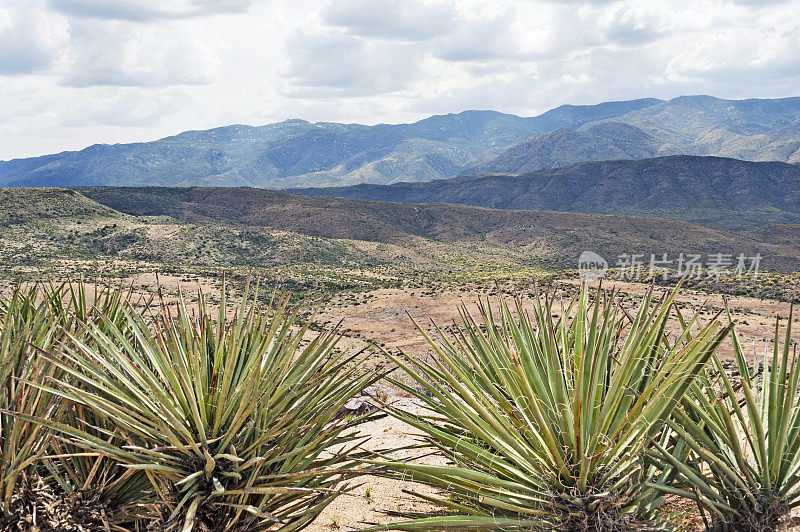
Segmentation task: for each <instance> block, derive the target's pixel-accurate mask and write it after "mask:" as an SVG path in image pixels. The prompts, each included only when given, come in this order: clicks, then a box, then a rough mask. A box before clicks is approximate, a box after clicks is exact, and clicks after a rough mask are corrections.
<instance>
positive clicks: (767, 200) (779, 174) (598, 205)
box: [294, 155, 800, 229]
mask: <svg viewBox="0 0 800 532" xmlns="http://www.w3.org/2000/svg"><path fill="white" fill-rule="evenodd" d="M294 192H297V193H302V194H306V195H314V196H319V195H326V196H327V195H334V196H342V197H350V198H359V199H371V200H380V201H402V202H411V203H428V202H446V203H460V204H468V205H480V206H483V207H491V208H496V209H528V210H550V211H564V212H582V213H600V214H630V215H639V216H657V217H667V218H676V219H681V220H686V221H691V222H697V223H704V224H710V225H714V226H719V227H725V228H729V229H741V228H747V227H754V226H759V225H770V224H779V223H800V167H798V166H797V165H792V164H786V163H778V162H763V163H753V162H747V161H740V160H736V159H725V158H719V157H694V156H685V155H676V156H669V157H658V158H654V159H645V160H638V161H604V162H588V163H580V164H576V165H572V166H569V167H565V168H558V169H555V170H539V171H536V172H532V173H528V174H525V175H523V176H510V175H480V176H466V177H458V178H454V179H445V180H438V181H431V182H429V183H397V184H394V185H389V186H377V185H359V186H354V187H343V188H321V189H302V190H294Z"/></svg>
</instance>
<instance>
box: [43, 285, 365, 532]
mask: <svg viewBox="0 0 800 532" xmlns="http://www.w3.org/2000/svg"><path fill="white" fill-rule="evenodd" d="M252 300H253V301H257V300H258V293H257V290H256V293H255V294H253V297H252ZM227 311H228V305H227V302H226V297H225V290H224V288H223V291H222V301H221V302H220V309H219V313H218V315H217V317H216V319H214V317H213V316H212V315H211V313H210V312H209V310H208V308H207V305H206V300H205V297H204V296H203V295H202V294H200V298H199V302H198V308H197V310H196V312H191V311H190V310H189V309H188V302H187V301H186V299H185V298H184V297H183V296H180V297H179V301H178V303H177V305H176V310H175V311H174V315H173V311H172V310H170V309H169V308H167V307H166V306H164V307H163V308H162V311H161V313H160V314H159V315H158V316H157V319H156V322H155V324H154V325H153V326H150V325H149V324H148V323H147V322H146V321H145V320H144V319H143V318H142V317H141V316H140V315H139V314H137V313H136V312H135V311H133V309H131V308H130V307H129V306H127V305H124V306H123V310H122V312H123V314H124V322H125V323H124V327H123V328H120V326H119V325H118V324H114V323H113V322H112V321H111V320H105V323H104V324H103V325H102V326H100V325H97V324H89V325H87V328H86V330H85V332H83V333H81V334H72V333H70V334H69V335H68V336H69V341H68V342H67V345H66V346H65V347H64V349H63V352H62V354H61V355H60V357H58V358H56V357H51V358H50V360H51V361H52V363H53V364H54V365H55V366H57V367H58V368H59V370H61V371H63V372H64V374H65V377H64V378H63V379H59V380H57V381H56V382H55V384H54V385H53V386H52V387H48V388H46V389H47V390H48V391H50V392H51V393H53V394H57V395H58V396H60V397H62V398H64V399H65V400H69V401H71V402H73V403H74V404H76V405H79V406H80V407H81V408H84V409H87V410H89V411H91V412H92V415H94V416H96V417H98V418H100V419H102V420H103V422H104V423H105V425H104V426H105V427H107V428H105V429H102V431H103V432H104V434H102V435H98V433H97V431H98V430H99V428H98V426H95V427H94V428H93V430H88V429H86V428H82V427H81V426H80V425H78V424H74V423H65V422H61V423H57V422H47V421H43V423H44V424H45V425H46V426H47V427H49V428H51V429H53V430H55V431H56V432H57V433H58V434H60V438H62V439H64V440H65V441H67V442H68V443H69V444H71V445H74V446H77V447H80V448H82V449H85V450H87V451H90V452H96V453H99V454H101V455H103V456H104V457H106V458H107V459H112V460H115V461H116V462H118V463H120V464H124V465H125V467H126V468H128V469H130V470H133V471H142V472H144V473H145V474H146V475H147V477H148V478H149V480H150V483H151V485H152V487H153V489H155V490H156V491H157V493H158V497H159V504H158V508H157V509H158V512H159V513H160V515H161V524H160V525H159V529H164V530H173V529H177V530H183V531H185V532H188V531H189V530H192V529H194V530H214V531H217V530H242V531H244V530H271V529H280V530H286V531H289V530H297V529H300V528H303V527H304V526H305V525H307V524H308V523H310V522H311V521H312V520H313V519H314V518H315V517H316V516H317V515H318V514H319V513H320V512H321V511H322V510H323V509H324V508H325V506H326V505H328V504H329V503H330V502H331V501H332V500H333V499H334V498H335V497H336V496H338V495H339V494H341V493H343V492H344V491H346V489H347V486H346V485H345V484H342V481H343V480H346V479H347V478H349V477H351V476H353V475H355V474H356V472H354V471H351V470H349V469H348V468H349V466H350V465H351V463H352V457H351V456H348V454H347V451H348V449H349V447H350V446H355V445H356V444H357V443H358V438H357V436H356V434H355V433H354V431H353V430H351V429H352V428H353V427H355V426H356V425H358V424H359V423H361V422H363V421H365V420H366V419H368V417H360V418H355V419H342V418H341V417H339V416H338V412H339V410H340V409H341V407H342V405H343V404H344V403H345V402H346V401H347V400H349V399H350V398H351V397H352V396H353V395H355V394H357V393H358V392H360V391H361V390H363V388H365V387H366V386H368V385H369V384H371V383H372V382H374V381H375V380H376V379H377V378H378V377H379V376H378V375H375V374H364V375H360V376H358V375H353V373H352V372H351V371H347V370H348V369H349V367H350V364H351V363H352V362H353V361H354V359H355V357H356V356H357V354H356V355H352V356H348V357H345V356H344V355H341V354H335V353H334V349H335V346H336V343H337V340H338V336H337V334H336V333H335V331H329V332H326V333H322V334H319V335H317V336H316V337H315V338H313V339H312V340H310V341H309V342H308V343H307V345H303V342H304V337H305V336H306V334H307V333H308V328H309V325H310V323H311V322H310V319H309V320H308V321H305V322H298V318H297V315H296V313H293V312H291V311H290V310H289V308H288V299H287V298H284V299H282V300H281V301H279V302H278V303H277V304H276V305H275V306H274V307H269V308H262V307H261V306H260V305H258V304H256V303H253V302H251V301H250V297H249V295H248V293H247V292H246V293H245V296H244V297H243V300H242V304H241V306H240V307H239V308H238V311H237V312H236V313H235V315H234V316H233V318H232V319H230V320H229V319H227ZM332 451H343V452H341V453H339V452H332Z"/></svg>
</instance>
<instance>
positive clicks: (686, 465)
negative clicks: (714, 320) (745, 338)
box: [652, 310, 800, 532]
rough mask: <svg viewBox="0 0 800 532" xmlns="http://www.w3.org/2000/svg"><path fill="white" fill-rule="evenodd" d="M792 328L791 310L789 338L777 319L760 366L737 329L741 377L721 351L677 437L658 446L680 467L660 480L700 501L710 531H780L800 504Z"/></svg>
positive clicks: (685, 405) (659, 453)
mask: <svg viewBox="0 0 800 532" xmlns="http://www.w3.org/2000/svg"><path fill="white" fill-rule="evenodd" d="M791 330H792V311H791V310H790V312H789V320H788V322H787V326H786V331H785V336H784V338H783V344H782V345H781V338H780V336H781V335H780V328H779V321H778V323H776V327H775V334H774V341H773V348H772V352H771V355H769V354H767V351H766V350H765V353H764V357H763V360H762V361H761V362H762V363H761V365H760V366H759V361H758V359H757V357H755V356H754V358H753V363H752V366H751V364H748V362H747V359H746V357H745V353H744V349H743V347H742V344H741V342H740V340H739V337H738V334H737V333H736V332H735V331H734V332H733V334H732V341H733V348H734V353H735V357H736V369H737V371H738V378H736V377H731V376H729V375H728V373H727V372H726V371H725V369H724V367H723V365H722V363H721V362H720V360H719V359H718V358H717V357H716V356H715V357H714V358H713V359H712V360H713V366H711V367H710V368H709V370H708V371H707V372H705V374H704V375H702V376H701V378H699V379H698V380H697V381H696V382H695V384H694V385H693V386H692V388H691V390H690V393H688V394H687V396H686V397H685V399H684V401H683V402H682V404H681V406H680V407H679V408H676V409H675V412H674V414H673V418H674V419H672V420H670V421H669V426H670V428H671V429H672V430H673V431H674V434H675V435H676V439H675V440H674V441H673V442H672V443H671V444H669V445H655V450H654V451H653V452H652V454H653V457H654V458H655V459H656V460H658V461H659V462H661V464H662V465H663V466H664V467H670V468H672V469H674V470H675V471H677V476H676V479H675V482H674V483H671V484H668V485H663V484H654V486H656V487H658V488H660V489H661V490H663V491H664V492H666V493H672V494H675V495H679V496H682V497H686V498H688V499H692V500H694V501H695V502H696V503H697V505H698V508H699V509H700V512H701V514H702V515H703V519H704V521H705V523H706V526H707V528H709V529H712V530H730V531H743V532H744V531H747V532H750V531H752V532H755V531H771V530H776V529H777V526H778V524H779V522H780V519H781V517H783V516H785V515H786V514H787V513H788V512H789V511H790V510H791V509H792V508H795V507H797V506H799V505H800V397H798V380H800V363H798V361H797V344H794V347H792V345H793V344H792V339H791Z"/></svg>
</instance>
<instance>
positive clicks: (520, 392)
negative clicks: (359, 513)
mask: <svg viewBox="0 0 800 532" xmlns="http://www.w3.org/2000/svg"><path fill="white" fill-rule="evenodd" d="M674 297H675V293H674V292H672V293H671V294H668V295H665V297H663V298H662V299H661V300H660V301H654V300H653V294H652V292H648V293H647V295H646V296H645V297H644V298H643V300H642V302H641V305H640V306H639V309H638V312H637V313H636V314H635V315H633V316H631V315H629V314H627V313H626V312H625V311H624V310H621V309H620V307H619V305H617V304H616V303H615V295H614V294H613V293H611V294H605V293H603V292H600V291H598V292H597V296H596V298H594V301H592V300H591V298H590V291H589V290H588V289H587V288H586V287H583V288H582V290H581V292H580V295H579V296H578V297H577V299H575V300H573V301H572V302H571V303H570V304H569V305H568V307H567V308H566V309H563V308H562V309H561V310H562V312H561V313H560V316H561V317H559V318H555V317H554V316H555V313H554V310H555V309H554V308H553V301H552V300H551V299H548V298H547V297H537V298H535V299H534V304H533V309H532V313H530V314H529V312H528V311H526V309H525V308H524V307H523V304H522V303H521V302H519V301H517V305H516V312H512V310H511V309H510V308H509V307H508V306H507V305H506V304H505V302H501V304H500V311H499V321H497V320H496V319H495V315H494V313H493V311H492V309H491V307H490V305H488V304H483V303H482V304H481V305H480V314H481V318H482V319H481V321H477V320H475V319H473V317H472V316H470V314H469V313H468V312H467V311H466V310H465V309H462V311H461V317H462V326H461V327H459V328H458V329H457V332H456V333H455V337H454V338H453V339H448V338H447V337H445V335H443V334H441V331H440V335H441V340H440V341H436V340H434V339H432V338H431V337H429V336H428V335H427V334H426V333H425V332H424V330H423V329H422V328H419V330H420V332H421V333H422V334H425V337H426V338H427V340H428V342H429V343H430V345H431V346H432V347H433V349H434V350H435V353H436V355H437V358H436V360H434V362H432V363H428V362H425V361H419V360H414V359H412V358H411V357H409V356H401V357H394V360H395V362H396V363H397V364H398V366H400V368H402V369H403V370H404V371H405V373H406V374H407V375H408V376H410V377H411V379H413V381H414V382H415V383H416V387H415V386H409V385H406V384H403V383H402V382H400V381H399V380H393V382H394V384H395V385H397V386H399V387H401V388H403V389H404V390H406V391H407V392H408V393H410V394H412V395H413V396H414V397H415V398H416V399H417V400H418V401H420V402H421V403H422V404H423V405H424V407H425V408H426V409H427V410H429V412H428V413H426V414H424V415H415V414H412V413H409V412H406V411H403V410H400V409H397V408H392V407H389V411H390V412H391V413H392V414H393V415H394V416H396V417H397V418H398V419H399V420H401V421H404V422H406V423H408V424H409V425H412V426H413V427H416V429H418V430H419V431H420V432H421V433H422V435H423V443H422V446H423V447H427V448H432V449H433V450H434V452H435V453H438V454H439V455H441V456H442V457H444V459H446V460H447V461H448V462H449V464H448V465H430V464H423V463H419V462H416V461H413V460H412V461H392V460H391V459H389V458H388V457H386V456H384V457H383V458H382V459H379V460H376V461H374V462H373V463H375V464H377V466H378V467H380V468H382V474H384V475H388V476H394V477H398V478H411V479H412V480H414V481H417V482H421V483H424V484H428V485H430V486H433V487H435V488H438V489H441V490H445V491H446V492H447V493H448V496H447V497H427V496H426V497H425V498H426V499H427V500H429V501H433V502H436V503H439V504H441V505H443V506H444V507H445V508H446V509H447V511H446V512H445V514H444V515H436V514H428V515H420V514H416V515H414V516H413V517H415V519H411V520H407V521H403V522H401V523H396V524H392V525H386V526H385V527H375V528H374V530H378V529H386V528H390V529H396V530H534V529H546V530H554V529H562V530H616V529H621V528H625V527H627V526H629V525H633V524H634V523H636V522H637V520H639V519H641V517H642V516H641V515H639V514H640V511H641V510H642V509H643V508H648V507H649V505H648V503H649V501H650V500H651V496H652V490H651V489H650V488H647V487H646V486H645V484H644V481H645V480H646V478H647V477H648V476H649V473H648V472H647V471H646V466H645V465H644V464H643V460H642V456H643V452H644V449H645V446H646V442H648V441H649V440H650V439H651V438H652V437H653V436H654V435H655V434H656V432H657V431H658V430H659V428H660V426H661V425H662V424H663V421H664V420H665V419H667V417H668V416H669V414H670V412H671V411H672V409H673V407H674V405H675V404H676V403H677V402H678V401H679V400H680V398H681V396H682V395H683V394H684V393H685V391H686V390H687V389H688V387H689V386H690V385H691V383H692V381H693V379H694V378H695V376H696V375H697V374H698V372H700V371H701V369H702V368H703V366H704V364H705V363H706V361H707V360H708V359H709V357H710V356H711V355H712V353H713V352H714V350H715V349H716V348H717V346H718V345H719V343H720V342H721V341H722V339H723V338H724V337H725V335H726V334H727V333H728V328H727V327H722V326H720V325H718V322H717V321H716V320H714V321H713V322H712V323H710V324H708V325H706V326H704V327H702V328H701V330H700V331H699V333H698V334H696V335H694V336H692V337H690V336H689V334H688V332H687V331H686V330H684V331H680V332H679V333H678V334H677V338H675V339H674V341H673V342H669V341H668V338H667V320H668V319H669V318H670V315H671V311H670V307H671V305H672V303H673V298H674ZM690 325H694V324H690ZM644 517H649V516H644Z"/></svg>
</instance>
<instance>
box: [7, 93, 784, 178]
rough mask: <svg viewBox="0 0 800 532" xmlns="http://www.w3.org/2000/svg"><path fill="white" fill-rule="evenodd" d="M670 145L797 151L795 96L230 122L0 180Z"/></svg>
mask: <svg viewBox="0 0 800 532" xmlns="http://www.w3.org/2000/svg"><path fill="white" fill-rule="evenodd" d="M669 154H690V155H716V156H726V157H736V158H740V159H747V160H777V161H782V162H797V161H800V98H784V99H778V100H722V99H718V98H713V97H710V96H685V97H680V98H675V99H673V100H670V101H662V100H657V99H653V98H647V99H641V100H632V101H622V102H606V103H601V104H598V105H586V106H571V105H564V106H561V107H558V108H556V109H553V110H550V111H547V112H546V113H544V114H541V115H539V116H535V117H530V118H523V117H519V116H514V115H509V114H503V113H499V112H496V111H465V112H462V113H458V114H448V115H436V116H432V117H430V118H426V119H424V120H420V121H419V122H415V123H413V124H395V125H390V124H378V125H375V126H365V125H359V124H337V123H329V122H320V123H309V122H306V121H303V120H287V121H285V122H280V123H277V124H270V125H266V126H259V127H252V126H244V125H234V126H227V127H221V128H216V129H210V130H206V131H188V132H185V133H181V134H179V135H175V136H172V137H167V138H164V139H160V140H157V141H153V142H143V143H134V144H116V145H107V144H96V145H93V146H90V147H88V148H86V149H84V150H81V151H77V152H63V153H59V154H53V155H46V156H43V157H34V158H29V159H15V160H12V161H5V162H0V186H51V185H52V186H55V185H61V186H68V185H69V186H77V185H126V186H146V185H161V186H166V185H169V186H192V185H208V186H210V185H213V186H241V185H247V186H254V187H265V188H286V187H309V186H341V185H353V184H358V183H377V184H389V183H396V182H402V181H408V182H416V181H431V180H435V179H442V178H448V177H452V176H455V175H459V174H465V173H475V172H504V173H526V172H529V171H533V170H536V169H540V168H554V167H560V166H564V165H568V164H572V163H576V162H583V161H593V160H608V159H641V158H646V157H653V156H658V155H669Z"/></svg>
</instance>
